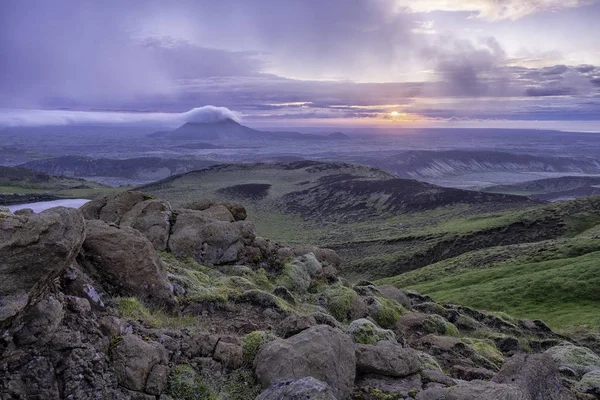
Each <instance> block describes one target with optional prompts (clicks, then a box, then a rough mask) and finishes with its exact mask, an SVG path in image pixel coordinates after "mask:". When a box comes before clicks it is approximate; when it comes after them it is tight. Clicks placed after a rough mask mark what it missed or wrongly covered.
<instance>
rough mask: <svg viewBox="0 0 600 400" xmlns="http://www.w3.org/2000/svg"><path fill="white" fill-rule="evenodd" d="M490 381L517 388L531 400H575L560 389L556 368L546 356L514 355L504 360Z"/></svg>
mask: <svg viewBox="0 0 600 400" xmlns="http://www.w3.org/2000/svg"><path fill="white" fill-rule="evenodd" d="M492 380H493V381H494V382H497V383H506V384H511V385H515V386H518V387H520V388H521V389H523V391H525V392H526V393H528V394H529V397H530V398H531V399H544V400H569V399H573V400H574V399H575V398H574V397H573V395H571V394H570V393H569V392H568V391H567V390H565V389H564V388H563V387H562V385H561V381H560V377H559V373H558V366H557V365H556V363H555V362H554V361H553V360H552V358H551V357H550V356H549V355H548V354H533V355H527V354H518V355H515V356H513V357H511V358H509V359H508V360H506V362H505V363H504V364H503V365H502V369H501V370H500V372H498V374H496V376H495V377H494V378H493V379H492Z"/></svg>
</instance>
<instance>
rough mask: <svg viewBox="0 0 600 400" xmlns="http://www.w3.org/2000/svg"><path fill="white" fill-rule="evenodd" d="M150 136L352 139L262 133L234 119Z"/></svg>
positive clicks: (233, 139)
mask: <svg viewBox="0 0 600 400" xmlns="http://www.w3.org/2000/svg"><path fill="white" fill-rule="evenodd" d="M148 136H149V137H154V138H165V139H170V140H201V141H208V142H211V141H212V142H215V141H217V142H237V141H267V140H347V139H349V138H350V137H349V136H347V135H345V134H343V133H341V132H335V133H332V134H330V135H313V134H306V133H298V132H271V131H260V130H256V129H252V128H249V127H247V126H244V125H242V124H240V123H238V122H236V121H234V120H233V119H225V120H222V121H218V122H187V123H185V124H183V125H182V126H180V127H179V128H177V129H175V130H173V131H170V132H164V131H158V132H154V133H152V134H150V135H148Z"/></svg>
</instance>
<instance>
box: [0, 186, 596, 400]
mask: <svg viewBox="0 0 600 400" xmlns="http://www.w3.org/2000/svg"><path fill="white" fill-rule="evenodd" d="M339 265H340V259H339V257H338V256H337V254H335V252H333V251H331V250H327V249H321V248H317V247H313V246H304V247H291V246H287V245H285V244H284V243H279V242H276V241H272V240H268V239H264V238H260V237H256V235H255V231H254V227H253V225H252V223H251V222H249V221H246V212H245V210H244V208H243V207H242V206H240V205H237V204H216V203H213V202H210V201H197V202H194V203H191V204H188V205H186V206H185V207H183V208H181V209H178V210H172V209H171V207H170V205H169V204H168V203H167V202H164V201H162V200H159V199H155V198H152V197H150V196H147V195H144V194H142V193H136V192H128V193H121V194H119V195H116V196H113V197H106V198H102V199H98V200H95V201H93V202H91V203H88V204H86V205H85V206H84V207H82V209H81V210H75V209H67V208H54V209H50V210H47V211H44V212H42V213H40V214H33V213H31V212H28V211H26V210H24V211H20V212H17V213H16V215H13V214H10V213H9V212H6V211H0V335H1V336H0V337H1V340H0V399H2V400H8V399H115V400H116V399H141V400H150V399H160V400H168V399H184V400H188V399H240V400H241V399H254V398H256V399H261V400H275V399H298V400H299V399H306V400H310V399H326V400H327V399H329V400H332V399H337V400H344V399H357V400H358V399H361V400H369V399H373V400H393V399H406V398H414V399H421V400H451V399H452V400H467V399H468V400H471V399H482V400H486V399H489V400H492V399H494V400H495V399H504V400H513V399H514V400H539V399H550V400H553V399H556V400H558V399H598V398H600V357H599V356H598V354H597V353H596V352H595V351H594V350H596V351H598V347H597V346H594V343H591V344H590V343H588V345H590V347H589V348H588V347H584V346H582V345H581V344H579V343H576V342H575V341H573V340H571V339H569V338H567V337H564V336H561V335H559V334H556V333H554V332H553V331H552V330H551V329H550V328H548V327H547V326H546V325H545V324H544V323H543V322H541V321H531V320H517V319H514V318H511V317H510V316H507V315H504V314H499V313H491V312H483V311H478V310H473V309H470V308H467V307H461V306H456V305H442V304H438V303H436V302H434V301H433V300H432V299H430V298H428V297H427V296H422V295H420V294H418V293H415V292H410V291H402V290H400V289H398V288H396V287H393V286H379V287H377V286H375V285H373V284H372V283H370V282H367V281H364V282H359V283H357V284H355V285H350V284H349V283H348V282H347V281H346V280H344V279H343V278H341V277H338V274H337V268H338V267H339ZM548 295H551V294H550V293H549V294H548Z"/></svg>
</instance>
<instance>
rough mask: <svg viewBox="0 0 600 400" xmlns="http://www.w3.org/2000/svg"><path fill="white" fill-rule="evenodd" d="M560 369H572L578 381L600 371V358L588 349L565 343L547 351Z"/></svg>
mask: <svg viewBox="0 0 600 400" xmlns="http://www.w3.org/2000/svg"><path fill="white" fill-rule="evenodd" d="M545 354H548V355H549V356H550V357H552V359H553V360H554V361H555V362H556V363H557V364H558V366H559V367H563V368H570V369H572V370H573V371H574V372H575V374H576V376H577V379H580V378H581V377H582V376H583V375H585V374H587V373H588V372H591V371H593V370H596V369H600V357H599V356H598V355H597V354H596V353H594V352H593V351H592V350H590V349H588V348H587V347H581V346H575V345H574V344H572V343H569V342H564V343H563V344H561V345H559V346H554V347H551V348H549V349H548V350H546V352H545Z"/></svg>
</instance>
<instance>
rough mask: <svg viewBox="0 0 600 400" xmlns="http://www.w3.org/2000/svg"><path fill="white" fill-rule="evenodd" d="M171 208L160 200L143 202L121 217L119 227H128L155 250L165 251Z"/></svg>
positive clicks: (169, 228)
mask: <svg viewBox="0 0 600 400" xmlns="http://www.w3.org/2000/svg"><path fill="white" fill-rule="evenodd" d="M172 214H173V212H172V211H171V206H170V205H169V203H167V202H166V201H162V200H154V199H152V200H145V201H142V202H141V203H137V204H136V205H134V206H133V207H132V208H131V210H129V211H128V212H127V213H125V214H124V215H123V217H122V218H121V223H120V226H128V227H131V228H133V229H135V230H136V231H138V232H140V233H141V234H142V235H144V236H145V237H146V238H147V239H148V240H149V241H150V243H152V245H153V246H154V248H155V249H156V250H166V249H167V242H168V240H169V231H170V230H171V216H172Z"/></svg>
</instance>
